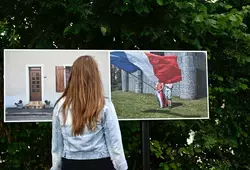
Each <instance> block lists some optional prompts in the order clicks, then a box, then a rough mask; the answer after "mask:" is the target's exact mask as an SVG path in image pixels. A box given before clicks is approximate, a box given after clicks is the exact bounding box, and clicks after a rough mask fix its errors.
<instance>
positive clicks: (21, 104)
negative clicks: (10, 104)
mask: <svg viewBox="0 0 250 170" xmlns="http://www.w3.org/2000/svg"><path fill="white" fill-rule="evenodd" d="M14 104H15V105H16V107H17V108H18V109H22V108H23V107H24V106H23V101H22V100H19V102H18V103H14Z"/></svg>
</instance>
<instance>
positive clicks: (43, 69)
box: [4, 49, 111, 122]
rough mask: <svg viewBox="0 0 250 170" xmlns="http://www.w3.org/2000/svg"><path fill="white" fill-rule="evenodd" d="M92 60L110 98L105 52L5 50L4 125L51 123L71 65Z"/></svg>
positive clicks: (107, 62)
mask: <svg viewBox="0 0 250 170" xmlns="http://www.w3.org/2000/svg"><path fill="white" fill-rule="evenodd" d="M80 56H91V57H93V58H94V59H95V60H96V62H97V64H98V68H99V72H100V75H101V79H102V83H103V88H104V95H105V97H107V98H110V97H111V94H110V93H111V90H110V73H109V72H110V59H109V52H108V51H96V50H95V51H94V50H93V51H90V50H13V49H7V50H4V108H5V112H4V114H5V116H4V121H5V122H50V121H51V119H52V112H53V107H54V104H55V102H56V101H57V99H58V98H59V97H60V96H61V95H62V92H63V91H64V89H65V87H66V85H67V82H68V80H69V77H70V73H71V68H72V65H73V63H74V61H75V60H76V59H77V58H78V57H80Z"/></svg>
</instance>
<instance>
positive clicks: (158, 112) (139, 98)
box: [111, 91, 208, 119]
mask: <svg viewBox="0 0 250 170" xmlns="http://www.w3.org/2000/svg"><path fill="white" fill-rule="evenodd" d="M111 96H112V98H111V99H112V102H113V103H114V105H115V108H116V112H117V115H118V118H119V119H143V118H200V117H208V110H207V98H201V99H197V100H184V99H180V98H178V97H173V99H172V109H169V108H158V102H157V98H156V96H155V95H152V94H136V93H134V92H122V91H114V92H112V93H111Z"/></svg>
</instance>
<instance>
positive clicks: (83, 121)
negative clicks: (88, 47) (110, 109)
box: [55, 55, 105, 136]
mask: <svg viewBox="0 0 250 170" xmlns="http://www.w3.org/2000/svg"><path fill="white" fill-rule="evenodd" d="M64 97H65V100H64V103H63V105H62V107H61V109H62V112H63V118H64V124H65V122H66V118H67V113H68V110H69V109H71V113H72V130H73V134H74V135H75V136H76V135H79V134H81V133H82V132H83V130H84V127H85V125H86V126H87V127H88V129H89V130H94V129H95V128H96V125H97V122H98V121H99V118H100V117H99V116H100V115H99V114H100V112H101V111H102V109H103V107H104V102H105V99H104V95H103V89H102V82H101V77H100V73H99V70H98V65H97V63H96V61H95V60H94V59H93V58H92V57H91V56H88V55H85V56H80V57H79V58H78V59H76V60H75V62H74V63H73V66H72V71H71V74H70V78H69V81H68V84H67V86H66V88H65V90H64V92H63V94H62V96H61V97H60V98H59V99H58V100H57V102H56V103H55V105H56V104H57V103H58V102H59V101H60V100H61V99H62V98H64ZM70 107H71V108H70Z"/></svg>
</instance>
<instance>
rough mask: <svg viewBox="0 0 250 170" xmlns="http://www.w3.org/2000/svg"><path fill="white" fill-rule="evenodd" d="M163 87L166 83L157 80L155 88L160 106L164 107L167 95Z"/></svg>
mask: <svg viewBox="0 0 250 170" xmlns="http://www.w3.org/2000/svg"><path fill="white" fill-rule="evenodd" d="M163 88H164V84H163V83H161V82H157V83H156V86H155V89H156V97H157V101H158V103H159V107H160V108H164V107H165V106H166V103H165V96H164V93H163Z"/></svg>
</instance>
